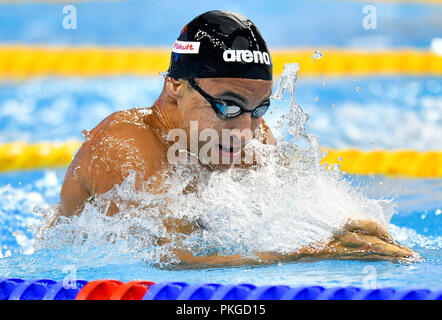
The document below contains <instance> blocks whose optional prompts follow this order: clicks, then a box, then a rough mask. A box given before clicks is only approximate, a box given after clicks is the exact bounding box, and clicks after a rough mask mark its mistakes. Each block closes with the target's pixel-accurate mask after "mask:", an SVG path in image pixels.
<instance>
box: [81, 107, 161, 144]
mask: <svg viewBox="0 0 442 320" xmlns="http://www.w3.org/2000/svg"><path fill="white" fill-rule="evenodd" d="M152 114H153V111H152V108H133V109H128V110H121V111H116V112H114V113H112V114H110V115H109V116H107V117H106V118H105V119H103V120H102V121H101V122H100V123H99V124H98V125H97V126H96V127H95V128H94V129H92V130H91V131H90V132H89V133H88V134H87V136H86V140H88V139H94V138H96V137H97V136H100V135H103V134H104V135H106V134H109V133H111V132H112V133H115V132H123V131H125V130H130V131H132V130H136V131H146V133H147V134H149V133H152V132H153V130H152V129H153V128H152V127H151V126H150V125H149V121H148V118H149V117H150V116H151V115H152Z"/></svg>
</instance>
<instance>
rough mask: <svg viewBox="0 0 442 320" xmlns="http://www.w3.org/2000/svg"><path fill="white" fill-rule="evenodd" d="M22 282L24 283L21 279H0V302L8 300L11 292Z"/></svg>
mask: <svg viewBox="0 0 442 320" xmlns="http://www.w3.org/2000/svg"><path fill="white" fill-rule="evenodd" d="M22 282H24V280H23V279H17V278H10V279H0V300H8V299H9V296H10V295H11V293H12V291H14V290H15V288H17V287H18V285H19V284H20V283H22Z"/></svg>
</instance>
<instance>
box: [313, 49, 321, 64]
mask: <svg viewBox="0 0 442 320" xmlns="http://www.w3.org/2000/svg"><path fill="white" fill-rule="evenodd" d="M317 59H322V52H321V51H315V52H313V54H312V60H313V62H315V61H316V60H317Z"/></svg>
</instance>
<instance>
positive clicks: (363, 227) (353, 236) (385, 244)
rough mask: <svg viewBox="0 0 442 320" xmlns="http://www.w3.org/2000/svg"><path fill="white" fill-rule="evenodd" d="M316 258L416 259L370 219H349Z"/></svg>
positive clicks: (415, 254) (412, 253)
mask: <svg viewBox="0 0 442 320" xmlns="http://www.w3.org/2000/svg"><path fill="white" fill-rule="evenodd" d="M317 255H318V256H320V257H322V258H326V259H358V260H390V261H401V260H408V259H410V258H419V255H418V254H417V253H416V252H414V251H413V250H411V249H409V248H407V247H405V246H402V245H400V244H398V243H396V242H395V241H394V240H393V238H392V237H391V235H390V234H389V233H388V231H387V228H386V227H384V226H382V225H381V224H379V223H376V222H374V221H371V220H349V221H348V222H347V223H346V224H345V225H344V227H343V228H342V230H341V231H340V232H338V233H337V234H335V235H334V237H333V239H332V240H331V241H330V242H329V243H328V244H327V245H326V247H325V248H324V249H322V250H321V251H319V252H317Z"/></svg>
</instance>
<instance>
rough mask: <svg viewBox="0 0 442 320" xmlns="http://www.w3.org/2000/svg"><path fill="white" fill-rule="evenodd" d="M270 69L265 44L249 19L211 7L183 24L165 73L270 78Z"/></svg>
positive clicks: (211, 76) (269, 60) (191, 76)
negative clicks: (210, 9) (211, 9)
mask: <svg viewBox="0 0 442 320" xmlns="http://www.w3.org/2000/svg"><path fill="white" fill-rule="evenodd" d="M272 69H273V66H272V60H271V58H270V53H269V51H268V49H267V45H266V43H265V41H264V39H263V38H262V36H261V34H260V33H259V31H258V29H257V28H256V26H255V25H254V24H253V22H251V21H250V20H249V19H248V18H246V17H244V16H243V15H240V14H238V13H235V12H228V11H220V10H213V11H208V12H206V13H203V14H202V15H199V16H198V17H196V18H195V19H193V20H192V21H191V22H189V23H188V24H187V25H186V26H185V27H184V28H183V30H182V31H181V34H180V36H179V38H178V40H177V41H176V42H175V44H174V47H173V49H172V56H171V59H170V66H169V71H168V74H169V76H170V77H172V78H174V79H179V78H181V79H191V78H247V79H262V80H272Z"/></svg>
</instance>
